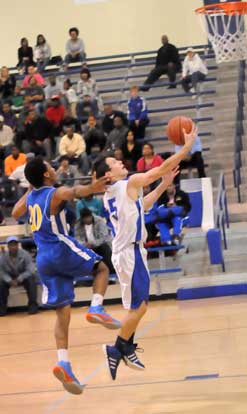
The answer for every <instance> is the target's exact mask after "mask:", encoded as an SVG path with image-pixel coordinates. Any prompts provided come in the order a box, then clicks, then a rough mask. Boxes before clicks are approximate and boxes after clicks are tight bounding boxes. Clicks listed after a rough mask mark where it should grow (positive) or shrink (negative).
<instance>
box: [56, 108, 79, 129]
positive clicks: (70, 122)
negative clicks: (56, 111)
mask: <svg viewBox="0 0 247 414" xmlns="http://www.w3.org/2000/svg"><path fill="white" fill-rule="evenodd" d="M69 126H70V127H73V128H74V131H75V132H78V133H79V134H81V132H82V131H81V124H80V122H79V121H78V119H77V118H74V117H73V116H72V113H71V109H70V108H65V110H64V118H63V119H62V121H61V122H60V129H61V134H62V136H63V135H64V134H65V133H66V128H67V127H69Z"/></svg>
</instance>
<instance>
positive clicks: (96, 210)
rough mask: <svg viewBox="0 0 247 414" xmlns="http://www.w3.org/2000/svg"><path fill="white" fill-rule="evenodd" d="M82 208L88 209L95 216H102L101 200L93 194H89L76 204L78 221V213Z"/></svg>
mask: <svg viewBox="0 0 247 414" xmlns="http://www.w3.org/2000/svg"><path fill="white" fill-rule="evenodd" d="M83 208H87V209H89V210H90V211H91V212H92V213H93V214H96V216H102V217H103V216H104V213H103V202H102V198H99V197H96V196H95V195H94V194H90V195H88V196H86V197H82V198H81V199H80V200H77V202H76V219H77V220H79V219H80V212H81V210H82V209H83Z"/></svg>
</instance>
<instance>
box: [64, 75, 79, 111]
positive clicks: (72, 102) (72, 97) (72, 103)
mask: <svg viewBox="0 0 247 414" xmlns="http://www.w3.org/2000/svg"><path fill="white" fill-rule="evenodd" d="M63 88H64V95H65V96H66V98H67V101H68V103H69V107H70V110H71V114H72V116H73V117H74V118H76V117H77V116H76V105H77V102H78V96H77V95H76V92H75V90H74V88H73V87H72V83H71V80H70V79H66V80H65V81H64V83H63Z"/></svg>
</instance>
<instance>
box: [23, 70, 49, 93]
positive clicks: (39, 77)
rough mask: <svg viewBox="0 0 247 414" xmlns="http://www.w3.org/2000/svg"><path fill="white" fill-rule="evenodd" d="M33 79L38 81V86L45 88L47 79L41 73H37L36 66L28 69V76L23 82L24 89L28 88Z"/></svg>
mask: <svg viewBox="0 0 247 414" xmlns="http://www.w3.org/2000/svg"><path fill="white" fill-rule="evenodd" d="M31 77H34V78H35V79H36V81H37V85H38V86H42V87H43V86H44V85H45V79H44V78H43V76H42V75H41V74H40V73H39V72H37V71H36V68H35V66H34V65H29V66H28V68H27V75H26V76H25V78H24V80H23V86H24V88H28V85H29V79H30V78H31Z"/></svg>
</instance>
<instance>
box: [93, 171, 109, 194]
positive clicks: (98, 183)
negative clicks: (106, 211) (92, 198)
mask: <svg viewBox="0 0 247 414" xmlns="http://www.w3.org/2000/svg"><path fill="white" fill-rule="evenodd" d="M108 184H109V177H108V176H106V175H105V176H104V177H101V178H99V179H98V180H96V179H93V181H92V184H91V187H92V192H93V193H101V192H103V191H105V190H106V187H107V185H108Z"/></svg>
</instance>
